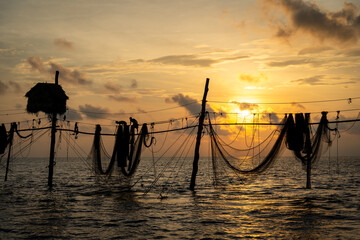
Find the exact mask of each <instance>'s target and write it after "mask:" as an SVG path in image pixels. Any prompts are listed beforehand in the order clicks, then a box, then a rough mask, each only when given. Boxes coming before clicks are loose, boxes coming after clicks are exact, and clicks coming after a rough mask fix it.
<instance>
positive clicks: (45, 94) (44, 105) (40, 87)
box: [25, 83, 69, 114]
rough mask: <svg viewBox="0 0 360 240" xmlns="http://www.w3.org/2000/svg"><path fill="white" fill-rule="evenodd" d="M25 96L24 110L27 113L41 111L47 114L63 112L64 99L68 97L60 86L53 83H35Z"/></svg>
mask: <svg viewBox="0 0 360 240" xmlns="http://www.w3.org/2000/svg"><path fill="white" fill-rule="evenodd" d="M25 97H27V98H28V104H27V107H26V110H27V111H28V112H29V113H37V112H39V111H42V112H45V113H48V114H51V113H58V114H63V113H65V112H66V100H68V99H69V97H68V96H66V94H65V92H64V90H63V89H62V87H61V86H60V85H56V84H54V83H37V84H36V85H35V86H34V87H33V88H31V89H30V90H29V91H28V92H27V93H26V94H25Z"/></svg>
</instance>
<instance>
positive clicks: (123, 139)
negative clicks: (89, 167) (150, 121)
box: [89, 119, 151, 177]
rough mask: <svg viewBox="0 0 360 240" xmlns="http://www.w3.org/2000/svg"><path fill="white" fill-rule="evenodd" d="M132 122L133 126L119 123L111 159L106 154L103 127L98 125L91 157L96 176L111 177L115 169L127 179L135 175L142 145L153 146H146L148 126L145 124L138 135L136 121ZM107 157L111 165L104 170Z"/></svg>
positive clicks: (122, 122)
mask: <svg viewBox="0 0 360 240" xmlns="http://www.w3.org/2000/svg"><path fill="white" fill-rule="evenodd" d="M131 120H132V124H131V125H127V123H126V122H124V121H121V122H117V123H118V126H117V132H116V136H115V144H114V148H113V152H112V155H111V157H110V156H106V155H107V154H105V153H106V150H105V149H104V145H103V143H102V140H101V126H100V125H96V129H95V136H94V142H93V146H92V149H91V152H90V155H89V157H91V158H92V159H93V170H94V172H95V174H96V175H108V176H110V175H111V174H112V172H113V170H114V168H115V167H116V168H118V169H119V170H120V173H121V175H123V176H125V177H130V176H132V175H133V174H134V173H135V171H136V169H137V167H138V165H139V163H140V157H141V150H142V145H145V146H147V147H149V146H150V145H151V144H149V145H147V144H146V137H147V136H148V128H147V124H143V125H142V128H141V130H140V132H139V133H138V124H137V122H136V120H134V119H131ZM105 157H107V158H108V161H107V162H109V164H108V166H107V167H106V169H105V170H104V169H103V164H104V163H103V162H104V158H105Z"/></svg>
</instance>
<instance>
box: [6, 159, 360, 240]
mask: <svg viewBox="0 0 360 240" xmlns="http://www.w3.org/2000/svg"><path fill="white" fill-rule="evenodd" d="M359 160H360V159H359V158H341V161H340V164H341V166H340V168H339V169H338V168H337V167H336V166H335V165H336V164H334V163H332V162H328V159H325V158H324V159H322V160H321V163H320V164H318V167H317V168H315V169H314V171H313V178H312V180H313V189H311V190H307V189H305V188H304V186H305V175H304V171H303V170H302V169H301V167H300V166H298V165H299V164H298V163H297V162H295V161H294V160H293V159H292V158H281V159H280V160H279V161H278V163H277V164H275V166H274V167H273V168H272V169H270V170H269V171H268V172H267V173H265V174H263V175H261V176H259V177H258V178H257V179H256V180H254V181H252V182H250V183H249V184H246V185H243V184H238V182H233V183H228V184H227V186H224V187H218V188H213V186H212V176H211V170H210V169H209V164H208V159H201V162H200V163H201V166H200V172H199V177H198V179H197V187H196V189H197V190H196V191H195V192H194V193H192V192H191V191H189V190H188V184H189V181H190V176H189V175H190V173H191V159H189V161H188V163H187V164H186V165H187V166H186V167H184V169H182V171H181V172H178V173H177V175H176V177H175V174H174V175H172V176H171V177H167V179H165V180H159V182H158V184H156V185H154V187H153V188H152V189H151V191H150V192H149V193H148V194H146V195H144V192H146V190H147V189H148V187H149V186H150V184H151V182H152V181H153V180H154V176H152V175H151V174H149V175H148V176H147V177H146V178H143V179H141V181H139V183H138V184H137V185H136V186H135V187H134V188H133V190H131V191H129V190H126V188H123V186H120V185H119V184H118V183H117V180H118V178H117V177H114V178H112V179H111V180H110V181H109V182H107V183H106V184H104V183H102V184H101V183H100V182H99V181H97V179H96V178H95V177H94V176H92V175H91V173H90V171H89V170H88V169H86V167H85V166H84V165H83V164H82V162H81V161H80V160H78V159H68V160H67V159H59V160H58V161H57V162H58V163H57V165H56V168H55V177H54V183H55V186H54V189H53V191H49V190H47V187H46V184H47V179H46V178H47V168H45V167H44V166H46V165H47V159H30V160H29V159H27V160H26V161H25V160H24V161H23V160H18V161H17V162H14V163H13V164H12V172H11V174H10V176H9V180H8V182H6V183H4V182H2V183H1V189H0V238H1V239H6V238H65V239H66V238H69V239H73V238H88V239H103V238H110V239H111V238H113V239H124V238H125V239H153V238H157V239H158V238H165V239H176V238H177V239H204V238H207V239H226V238H228V239H234V238H256V239H324V238H326V239H337V238H340V239H356V238H357V237H358V233H359V231H360V221H359V220H360V215H359V214H358V211H359V210H360V201H359V199H360V193H359V190H358V189H359V186H360V171H359V170H360V161H359ZM334 161H335V160H334ZM150 163H151V161H150V160H144V161H143V162H142V163H141V164H140V169H139V170H138V172H137V176H140V175H141V174H142V173H144V172H145V171H146V169H148V167H149V166H150ZM294 163H295V164H294ZM2 173H3V172H1V174H2ZM136 179H137V178H136V177H135V180H136ZM164 183H167V187H166V188H164V185H163V184H164ZM160 193H161V196H162V198H160Z"/></svg>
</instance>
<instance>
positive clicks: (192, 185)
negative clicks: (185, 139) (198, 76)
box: [190, 78, 210, 191]
mask: <svg viewBox="0 0 360 240" xmlns="http://www.w3.org/2000/svg"><path fill="white" fill-rule="evenodd" d="M209 81H210V79H209V78H207V79H206V83H205V90H204V96H203V99H202V104H201V113H200V117H199V127H198V132H197V137H196V145H195V155H194V162H193V171H192V175H191V182H190V190H192V191H194V188H195V181H196V175H197V172H198V163H199V156H200V154H199V150H200V143H201V135H202V130H203V126H204V119H205V107H206V96H207V93H208V91H209V88H208V87H209Z"/></svg>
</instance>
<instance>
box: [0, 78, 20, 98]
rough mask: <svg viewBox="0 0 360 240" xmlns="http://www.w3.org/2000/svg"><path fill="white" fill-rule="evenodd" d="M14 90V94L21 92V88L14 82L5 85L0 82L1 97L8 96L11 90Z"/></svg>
mask: <svg viewBox="0 0 360 240" xmlns="http://www.w3.org/2000/svg"><path fill="white" fill-rule="evenodd" d="M11 89H12V90H13V91H14V92H20V91H21V86H20V85H19V84H18V83H17V82H14V81H9V82H8V83H4V82H2V81H0V95H3V94H6V93H7V92H8V91H9V90H11Z"/></svg>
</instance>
